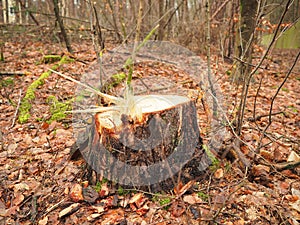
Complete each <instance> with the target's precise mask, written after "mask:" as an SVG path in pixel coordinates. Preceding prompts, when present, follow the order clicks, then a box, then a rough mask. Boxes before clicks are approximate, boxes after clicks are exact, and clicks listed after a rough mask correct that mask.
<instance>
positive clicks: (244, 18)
mask: <svg viewBox="0 0 300 225" xmlns="http://www.w3.org/2000/svg"><path fill="white" fill-rule="evenodd" d="M257 6H258V5H257V1H256V0H240V24H239V27H238V32H237V33H236V45H237V46H236V50H235V56H236V57H237V58H238V59H239V60H238V61H237V62H236V71H235V74H234V75H235V77H234V79H235V81H239V80H243V78H244V76H245V75H247V74H248V73H249V71H250V64H251V62H252V52H253V42H254V37H253V34H254V30H255V24H256V10H257Z"/></svg>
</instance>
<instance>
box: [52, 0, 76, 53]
mask: <svg viewBox="0 0 300 225" xmlns="http://www.w3.org/2000/svg"><path fill="white" fill-rule="evenodd" d="M53 4H54V12H55V17H56V20H57V22H58V24H59V27H60V30H61V34H62V36H63V38H64V41H65V43H66V47H67V49H68V52H70V53H72V52H73V50H72V47H71V45H70V42H69V39H68V36H67V32H66V30H65V27H64V23H63V20H62V18H61V17H60V15H59V7H58V0H53Z"/></svg>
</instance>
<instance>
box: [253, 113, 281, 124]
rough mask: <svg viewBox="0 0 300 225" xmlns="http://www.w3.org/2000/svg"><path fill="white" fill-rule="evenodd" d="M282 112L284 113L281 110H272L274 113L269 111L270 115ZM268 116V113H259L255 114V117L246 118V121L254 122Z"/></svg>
mask: <svg viewBox="0 0 300 225" xmlns="http://www.w3.org/2000/svg"><path fill="white" fill-rule="evenodd" d="M282 113H283V114H284V112H283V111H280V112H274V113H271V115H272V116H275V115H278V114H282ZM269 116H270V114H269V113H268V114H263V115H259V116H256V117H250V118H248V121H250V122H256V121H259V120H261V119H262V118H263V117H269Z"/></svg>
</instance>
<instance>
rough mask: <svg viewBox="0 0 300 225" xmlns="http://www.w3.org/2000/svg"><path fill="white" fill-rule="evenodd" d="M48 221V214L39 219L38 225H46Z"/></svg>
mask: <svg viewBox="0 0 300 225" xmlns="http://www.w3.org/2000/svg"><path fill="white" fill-rule="evenodd" d="M47 223H48V216H45V217H44V218H43V219H41V220H39V225H46V224H47Z"/></svg>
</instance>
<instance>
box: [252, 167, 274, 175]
mask: <svg viewBox="0 0 300 225" xmlns="http://www.w3.org/2000/svg"><path fill="white" fill-rule="evenodd" d="M269 172H270V168H269V167H268V166H265V165H261V164H259V165H254V166H253V167H252V174H253V176H255V177H260V176H266V175H267V174H268V173H269Z"/></svg>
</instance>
